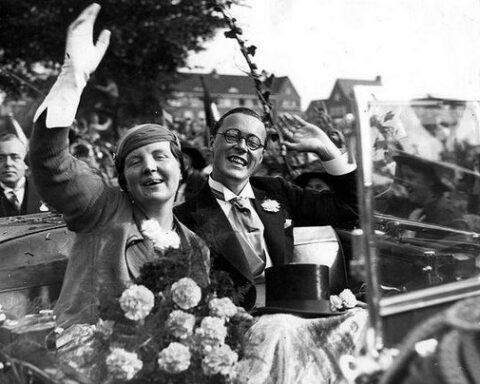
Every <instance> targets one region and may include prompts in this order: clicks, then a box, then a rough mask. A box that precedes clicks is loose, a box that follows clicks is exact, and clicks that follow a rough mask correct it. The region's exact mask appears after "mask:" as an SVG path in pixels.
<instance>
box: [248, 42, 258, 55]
mask: <svg viewBox="0 0 480 384" xmlns="http://www.w3.org/2000/svg"><path fill="white" fill-rule="evenodd" d="M256 50H257V47H256V46H255V45H251V46H249V47H248V48H247V53H248V54H249V55H252V56H255V52H256Z"/></svg>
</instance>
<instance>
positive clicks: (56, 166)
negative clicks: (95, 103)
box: [29, 112, 120, 232]
mask: <svg viewBox="0 0 480 384" xmlns="http://www.w3.org/2000/svg"><path fill="white" fill-rule="evenodd" d="M45 116H46V112H43V113H42V115H41V116H40V117H39V119H38V121H37V122H36V124H35V127H34V129H33V132H32V136H31V139H30V153H29V156H30V169H31V171H32V176H33V180H34V182H35V186H36V187H37V190H38V192H39V194H40V196H41V197H42V199H43V200H45V202H46V203H47V204H48V205H50V206H52V207H53V208H54V209H55V210H57V211H59V212H61V213H63V215H64V218H65V221H66V222H67V224H68V227H69V229H71V230H74V231H82V232H88V231H91V230H93V229H94V228H95V227H97V226H98V225H103V224H106V223H108V220H109V218H110V217H111V215H113V213H114V212H115V210H116V207H117V206H118V200H119V198H120V196H119V195H120V193H113V190H111V188H110V187H108V186H107V185H105V183H104V182H103V180H102V178H101V177H99V176H98V175H96V174H95V173H93V172H92V170H91V169H90V167H89V166H88V165H87V164H86V163H84V162H83V161H80V160H78V159H76V158H75V157H73V156H72V155H71V154H70V152H69V142H68V131H69V128H52V129H49V128H46V127H45Z"/></svg>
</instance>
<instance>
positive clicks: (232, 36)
mask: <svg viewBox="0 0 480 384" xmlns="http://www.w3.org/2000/svg"><path fill="white" fill-rule="evenodd" d="M223 34H224V35H225V37H226V38H227V39H236V38H237V34H236V33H235V31H233V30H230V31H225V32H224V33H223Z"/></svg>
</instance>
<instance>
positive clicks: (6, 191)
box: [0, 176, 26, 194]
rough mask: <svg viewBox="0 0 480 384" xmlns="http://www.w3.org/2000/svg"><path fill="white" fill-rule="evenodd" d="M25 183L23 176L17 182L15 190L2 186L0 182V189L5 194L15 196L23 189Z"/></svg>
mask: <svg viewBox="0 0 480 384" xmlns="http://www.w3.org/2000/svg"><path fill="white" fill-rule="evenodd" d="M25 182H26V179H25V176H24V177H22V178H21V179H20V180H19V181H18V183H17V185H16V186H15V188H10V187H8V186H6V185H5V184H3V183H2V182H1V181H0V187H2V189H3V191H4V193H5V194H8V193H9V192H14V193H15V194H17V193H18V192H19V191H20V190H23V189H25Z"/></svg>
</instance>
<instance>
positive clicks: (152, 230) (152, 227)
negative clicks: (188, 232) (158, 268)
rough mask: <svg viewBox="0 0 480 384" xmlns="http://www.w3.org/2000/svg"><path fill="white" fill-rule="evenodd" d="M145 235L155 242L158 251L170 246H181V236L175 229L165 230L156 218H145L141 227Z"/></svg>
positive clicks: (154, 245)
mask: <svg viewBox="0 0 480 384" xmlns="http://www.w3.org/2000/svg"><path fill="white" fill-rule="evenodd" d="M140 232H141V233H142V235H143V236H144V237H146V238H147V239H150V240H151V241H152V242H153V247H154V248H155V250H157V251H164V250H166V249H168V248H179V247H180V237H179V236H178V234H177V232H175V231H167V232H164V231H162V229H161V228H160V224H158V221H156V220H152V219H149V220H145V221H144V222H143V223H142V225H141V228H140Z"/></svg>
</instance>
